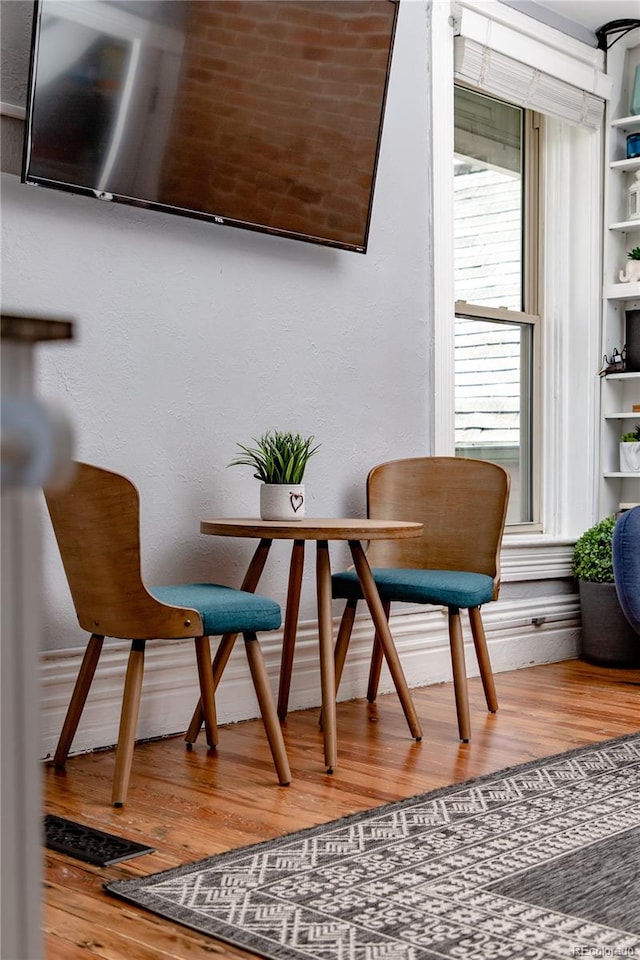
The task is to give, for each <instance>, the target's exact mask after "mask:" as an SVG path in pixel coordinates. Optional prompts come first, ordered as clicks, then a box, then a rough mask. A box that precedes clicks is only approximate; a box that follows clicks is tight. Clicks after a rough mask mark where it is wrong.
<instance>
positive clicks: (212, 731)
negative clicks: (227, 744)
mask: <svg viewBox="0 0 640 960" xmlns="http://www.w3.org/2000/svg"><path fill="white" fill-rule="evenodd" d="M194 642H195V647H196V662H197V664H198V679H199V681H200V707H201V709H202V716H203V719H204V729H205V733H206V736H207V744H208V746H210V747H215V746H217V744H218V719H217V717H216V701H215V683H214V680H213V671H212V669H211V645H210V643H209V637H196V638H195V640H194Z"/></svg>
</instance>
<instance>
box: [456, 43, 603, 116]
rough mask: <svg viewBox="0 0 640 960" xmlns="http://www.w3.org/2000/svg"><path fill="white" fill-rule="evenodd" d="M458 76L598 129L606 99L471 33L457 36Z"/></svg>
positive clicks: (527, 105) (490, 91)
mask: <svg viewBox="0 0 640 960" xmlns="http://www.w3.org/2000/svg"><path fill="white" fill-rule="evenodd" d="M454 71H455V78H456V80H461V81H463V82H465V83H468V84H470V85H471V86H473V87H474V88H475V89H477V90H479V91H482V92H483V93H487V94H490V95H491V96H494V97H498V98H499V99H502V100H507V101H508V102H509V103H514V104H516V105H518V106H520V107H525V108H526V109H528V110H535V111H536V112H538V113H543V114H547V115H548V116H551V117H555V118H556V119H558V120H565V121H567V122H569V123H574V124H579V125H580V126H585V127H592V128H595V129H597V128H598V127H600V125H601V123H602V117H603V113H604V100H602V99H601V98H600V97H598V96H596V95H595V94H593V93H589V92H588V91H586V90H581V89H580V88H579V87H575V86H573V85H572V84H569V83H566V82H565V81H564V80H560V79H558V78H557V77H553V76H551V75H550V74H548V73H545V72H544V71H542V70H538V69H536V68H535V67H533V66H530V65H528V64H525V63H521V62H520V61H518V60H514V59H512V58H511V57H508V56H507V55H506V54H504V53H500V52H498V51H496V50H492V49H491V48H490V47H487V46H485V45H483V44H481V43H478V42H477V41H476V40H471V39H470V38H469V37H462V36H459V37H455V40H454Z"/></svg>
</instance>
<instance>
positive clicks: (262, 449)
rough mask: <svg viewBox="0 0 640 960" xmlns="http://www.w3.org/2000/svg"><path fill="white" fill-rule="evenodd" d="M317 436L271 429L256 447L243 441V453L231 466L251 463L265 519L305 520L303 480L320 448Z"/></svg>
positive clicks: (240, 445) (257, 442)
mask: <svg viewBox="0 0 640 960" xmlns="http://www.w3.org/2000/svg"><path fill="white" fill-rule="evenodd" d="M314 439H315V437H302V436H301V435H300V434H299V433H286V432H282V431H279V430H273V431H271V430H268V431H267V432H266V433H264V434H263V435H262V436H261V437H259V438H258V439H255V438H254V441H253V442H254V443H255V447H248V446H244V444H242V443H239V444H238V446H239V447H240V450H241V453H240V454H239V455H238V456H237V457H235V458H234V459H233V460H232V461H231V463H230V464H229V466H230V467H231V466H248V467H252V468H253V470H254V474H253V475H254V477H256V479H257V480H261V481H262V486H261V487H260V516H261V517H262V519H263V520H302V518H303V517H304V515H305V490H304V483H303V482H302V480H303V477H304V472H305V470H306V467H307V463H308V462H309V460H310V458H311V457H312V456H313V455H314V453H315V452H316V451H317V450H318V447H319V444H318V445H316V446H313V441H314Z"/></svg>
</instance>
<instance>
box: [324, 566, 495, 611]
mask: <svg viewBox="0 0 640 960" xmlns="http://www.w3.org/2000/svg"><path fill="white" fill-rule="evenodd" d="M371 572H372V574H373V578H374V580H375V581H376V585H377V587H378V592H379V594H380V596H381V598H382V599H383V600H389V601H393V600H400V601H403V602H405V603H435V604H442V605H443V606H446V607H462V608H463V609H465V608H467V607H479V606H480V604H482V603H488V602H489V601H490V600H492V599H493V578H492V577H489V576H487V575H486V574H484V573H467V572H465V571H463V570H405V569H394V568H376V567H374V568H373V569H372V570H371ZM331 579H332V590H333V597H334V599H339V598H344V599H346V600H358V599H360V598H361V597H362V590H361V589H360V583H359V582H358V576H357V574H356V572H355V570H346V571H345V572H344V573H335V574H334V575H333V577H332V578H331Z"/></svg>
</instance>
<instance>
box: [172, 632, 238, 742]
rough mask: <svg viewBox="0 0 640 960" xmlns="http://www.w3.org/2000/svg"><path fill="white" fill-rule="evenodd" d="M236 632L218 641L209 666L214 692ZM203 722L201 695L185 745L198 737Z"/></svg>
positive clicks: (185, 736)
mask: <svg viewBox="0 0 640 960" xmlns="http://www.w3.org/2000/svg"><path fill="white" fill-rule="evenodd" d="M237 636H238V634H237V633H225V634H224V635H223V636H222V637H221V638H220V643H219V644H218V649H217V650H216V654H215V656H214V658H213V663H212V664H211V666H210V667H209V669H210V670H211V673H212V676H213V689H214V692H215V690H216V689H217V687H218V684H219V682H220V677H221V676H222V674H223V672H224V668H225V667H226V665H227V661H228V659H229V657H230V656H231V651H232V650H233V645H234V644H235V642H236V637H237ZM203 723H204V711H203V709H202V697H201V698H200V699H199V700H198V702H197V704H196V708H195V710H194V711H193V716H192V717H191V723H190V724H189V728H188V730H187V732H186V733H185V735H184V739H185V741H186V743H187V747H188V748H189V749H191V744H192V743H195V742H196V740H197V739H198V734H199V733H200V728H201V727H202V724H203ZM216 743H217V740H216Z"/></svg>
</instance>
